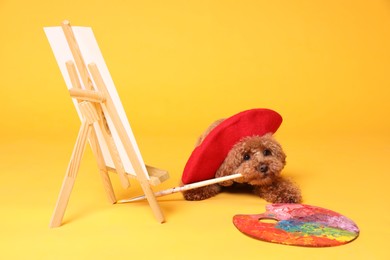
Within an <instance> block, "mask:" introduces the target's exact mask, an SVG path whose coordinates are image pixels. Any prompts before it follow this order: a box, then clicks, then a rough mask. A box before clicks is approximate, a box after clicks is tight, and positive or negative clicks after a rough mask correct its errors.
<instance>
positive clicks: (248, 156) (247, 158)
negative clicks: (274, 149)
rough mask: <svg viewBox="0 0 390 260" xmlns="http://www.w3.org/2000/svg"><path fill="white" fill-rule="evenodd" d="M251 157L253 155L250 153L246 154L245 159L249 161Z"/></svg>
mask: <svg viewBox="0 0 390 260" xmlns="http://www.w3.org/2000/svg"><path fill="white" fill-rule="evenodd" d="M250 158H251V156H250V155H249V154H247V153H246V154H244V160H245V161H248V160H249V159H250Z"/></svg>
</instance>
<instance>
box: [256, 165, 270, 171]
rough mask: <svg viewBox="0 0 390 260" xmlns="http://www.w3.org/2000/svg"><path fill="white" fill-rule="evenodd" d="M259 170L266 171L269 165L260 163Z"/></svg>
mask: <svg viewBox="0 0 390 260" xmlns="http://www.w3.org/2000/svg"><path fill="white" fill-rule="evenodd" d="M258 170H259V172H262V173H266V172H267V171H268V165H266V164H260V165H259V167H258Z"/></svg>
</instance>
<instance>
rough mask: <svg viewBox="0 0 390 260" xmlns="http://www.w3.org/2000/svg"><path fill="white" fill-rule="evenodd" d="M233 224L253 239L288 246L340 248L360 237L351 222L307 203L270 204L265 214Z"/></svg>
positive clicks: (239, 217)
mask: <svg viewBox="0 0 390 260" xmlns="http://www.w3.org/2000/svg"><path fill="white" fill-rule="evenodd" d="M233 223H234V225H235V226H236V227H237V229H238V230H240V231H241V232H242V233H244V234H246V235H248V236H250V237H253V238H256V239H259V240H263V241H267V242H273V243H279V244H284V245H295V246H306V247H329V246H339V245H343V244H346V243H349V242H351V241H353V240H354V239H356V238H357V237H358V236H359V228H358V226H357V225H356V224H355V223H354V222H353V221H352V220H351V219H349V218H347V217H345V216H343V215H341V214H339V213H337V212H334V211H331V210H328V209H324V208H320V207H316V206H310V205H304V204H270V205H267V206H266V212H265V213H263V214H253V215H235V216H234V217H233Z"/></svg>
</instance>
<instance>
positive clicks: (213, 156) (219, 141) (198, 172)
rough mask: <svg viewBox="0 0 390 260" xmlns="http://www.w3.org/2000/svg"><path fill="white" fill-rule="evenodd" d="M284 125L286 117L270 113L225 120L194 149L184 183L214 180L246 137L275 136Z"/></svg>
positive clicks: (262, 111)
mask: <svg viewBox="0 0 390 260" xmlns="http://www.w3.org/2000/svg"><path fill="white" fill-rule="evenodd" d="M281 123H282V117H281V116H280V115H279V114H278V113H277V112H275V111H273V110H270V109H251V110H246V111H243V112H240V113H238V114H236V115H234V116H232V117H229V118H227V119H225V120H224V121H222V123H220V124H219V125H217V126H216V127H215V128H214V129H213V130H212V131H211V132H210V133H209V134H208V135H207V136H206V138H205V139H204V140H203V142H202V143H201V144H200V145H199V146H197V147H196V148H195V149H194V151H193V152H192V154H191V156H190V158H189V159H188V161H187V164H186V165H185V167H184V171H183V176H182V182H183V183H184V184H189V183H194V182H199V181H204V180H208V179H213V178H214V176H215V173H216V171H217V170H218V168H219V167H220V166H221V164H222V163H223V161H224V160H225V158H226V156H227V155H228V153H229V151H230V149H231V148H232V147H233V146H234V145H235V144H236V143H237V142H238V141H240V140H241V139H242V138H244V137H246V136H253V135H258V136H262V135H265V134H267V133H275V132H276V130H277V129H278V128H279V126H280V124H281ZM232 174H233V173H232Z"/></svg>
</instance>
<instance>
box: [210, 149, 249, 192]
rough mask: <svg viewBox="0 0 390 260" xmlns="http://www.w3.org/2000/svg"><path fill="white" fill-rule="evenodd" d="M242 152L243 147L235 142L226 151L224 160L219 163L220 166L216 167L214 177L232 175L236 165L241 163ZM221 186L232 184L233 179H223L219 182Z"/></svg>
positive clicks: (236, 167)
mask: <svg viewBox="0 0 390 260" xmlns="http://www.w3.org/2000/svg"><path fill="white" fill-rule="evenodd" d="M243 154H244V147H243V145H240V144H236V145H235V146H234V147H233V148H232V149H231V150H230V151H229V153H228V155H227V156H226V158H225V160H224V161H223V163H222V164H221V166H220V167H219V168H218V170H217V172H216V173H215V177H216V178H218V177H223V176H228V175H232V174H235V173H238V172H236V171H237V169H238V167H239V166H240V165H241V163H242V160H243ZM220 184H221V185H222V186H230V185H232V184H233V181H232V180H230V181H225V182H222V183H220Z"/></svg>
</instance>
